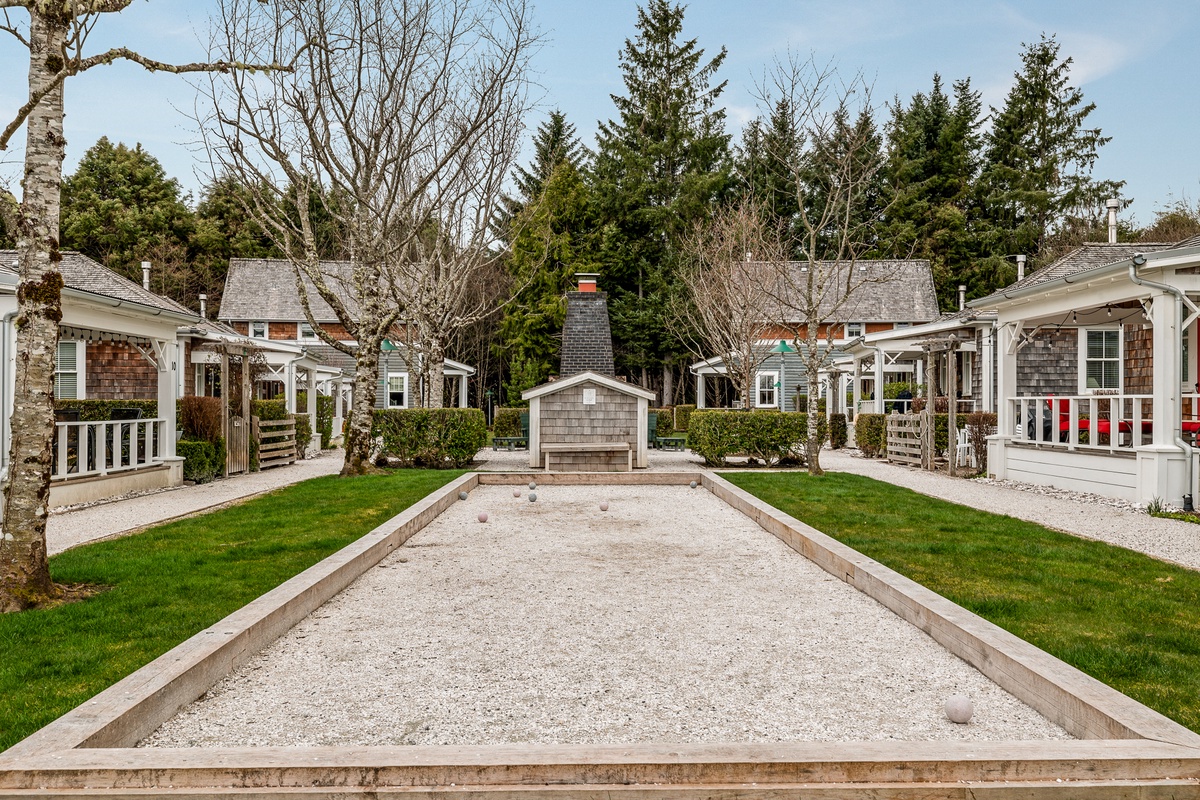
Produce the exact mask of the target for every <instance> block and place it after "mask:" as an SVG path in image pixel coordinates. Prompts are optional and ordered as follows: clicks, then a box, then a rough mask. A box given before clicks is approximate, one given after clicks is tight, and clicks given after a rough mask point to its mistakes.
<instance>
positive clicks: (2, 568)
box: [0, 0, 277, 611]
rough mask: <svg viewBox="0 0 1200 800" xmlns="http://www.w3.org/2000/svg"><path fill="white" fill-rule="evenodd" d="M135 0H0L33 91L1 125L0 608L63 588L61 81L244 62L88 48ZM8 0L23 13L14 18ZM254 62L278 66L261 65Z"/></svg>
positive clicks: (224, 68)
mask: <svg viewBox="0 0 1200 800" xmlns="http://www.w3.org/2000/svg"><path fill="white" fill-rule="evenodd" d="M131 2H132V0H53V1H52V0H0V11H2V13H3V16H2V17H0V19H2V22H0V31H4V32H6V33H8V34H10V35H11V36H12V37H13V38H14V39H16V40H17V42H19V44H20V45H21V46H23V47H25V48H26V49H27V50H28V51H29V77H28V87H29V96H28V99H27V100H26V102H25V103H24V104H23V105H22V106H21V107H20V108H19V109H17V111H16V113H14V114H13V115H12V117H11V119H10V120H9V121H8V123H7V124H6V125H5V127H4V129H3V130H2V131H0V150H4V149H6V148H7V147H8V143H9V141H10V140H11V139H12V137H13V136H14V135H15V134H16V133H17V131H18V130H20V128H21V126H22V125H24V126H25V134H26V146H25V164H24V170H23V172H22V176H23V177H22V196H21V202H20V205H19V207H18V209H17V213H16V223H17V226H16V227H17V233H16V238H17V259H18V262H19V281H20V283H19V286H18V289H17V317H16V326H17V347H16V350H17V359H16V374H15V391H14V401H13V413H12V421H11V425H10V429H11V431H12V443H11V445H10V450H9V462H8V463H9V474H8V478H7V481H6V483H5V486H4V494H5V500H6V505H5V514H4V533H3V537H2V538H0V611H13V610H20V609H24V608H28V607H30V606H33V605H37V604H38V603H41V602H44V601H47V600H50V599H53V598H55V597H56V596H59V595H60V594H61V592H60V590H59V588H58V587H55V586H54V585H53V583H52V582H51V580H50V570H49V566H48V564H47V561H46V518H47V516H48V512H49V508H48V506H49V496H50V469H51V443H52V441H53V436H54V358H55V353H56V350H57V347H58V325H59V321H60V320H61V319H62V287H63V279H62V273H61V271H60V269H59V262H60V261H61V260H62V255H61V253H60V252H59V250H58V247H59V243H58V235H59V213H60V208H61V202H60V190H61V187H62V163H63V158H64V155H65V149H66V138H65V137H64V135H63V85H64V83H65V82H66V80H67V79H68V78H70V77H73V76H75V75H78V74H80V73H82V72H86V71H87V70H89V69H92V68H94V67H98V66H103V65H107V64H112V63H113V62H115V61H118V60H124V61H131V62H133V63H135V64H139V65H141V66H142V67H145V68H146V69H148V70H150V71H152V72H171V73H187V72H209V71H216V72H228V71H231V70H235V69H238V68H239V66H241V65H235V64H232V63H230V62H223V61H215V62H211V63H195V64H168V63H164V62H162V61H156V60H153V59H150V58H146V57H145V56H143V55H141V54H139V53H136V52H134V51H132V50H130V49H128V48H124V47H117V48H112V49H110V50H107V51H105V52H103V53H99V54H96V55H91V56H88V55H85V54H84V47H85V45H86V43H87V39H88V35H89V34H90V33H91V31H92V29H93V28H94V27H95V25H96V24H97V22H98V21H99V20H100V19H102V18H103V17H104V15H107V14H112V13H115V12H119V11H121V10H123V9H125V8H126V7H127V6H128V5H130V3H131ZM12 9H21V10H23V11H24V12H26V14H27V15H28V21H27V23H26V22H24V21H23V20H22V19H16V20H14V18H13V16H11V14H12V11H11V10H12ZM256 68H257V69H262V70H270V69H276V68H277V67H276V66H275V65H270V64H268V65H260V66H258V67H256Z"/></svg>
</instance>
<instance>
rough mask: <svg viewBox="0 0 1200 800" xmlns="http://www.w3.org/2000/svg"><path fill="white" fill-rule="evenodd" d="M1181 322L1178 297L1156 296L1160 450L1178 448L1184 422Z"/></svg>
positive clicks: (1156, 421)
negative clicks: (1181, 384) (1180, 392)
mask: <svg viewBox="0 0 1200 800" xmlns="http://www.w3.org/2000/svg"><path fill="white" fill-rule="evenodd" d="M1182 322H1183V320H1182V319H1180V313H1179V301H1178V300H1177V299H1176V298H1175V296H1174V295H1170V294H1166V293H1163V294H1158V295H1155V296H1154V305H1153V306H1152V307H1151V309H1150V324H1151V325H1153V326H1154V337H1153V341H1154V400H1153V401H1152V408H1153V410H1154V434H1153V439H1152V443H1153V444H1154V445H1156V446H1158V447H1166V448H1171V449H1175V448H1176V444H1175V437H1176V436H1177V435H1178V434H1179V429H1180V425H1181V423H1182V419H1183V407H1182V405H1181V398H1180V395H1179V388H1180V387H1179V383H1180V381H1182V380H1183V376H1182V375H1181V372H1180V364H1179V361H1180V355H1179V350H1180V339H1181V335H1180V331H1179V326H1180V324H1181V323H1182Z"/></svg>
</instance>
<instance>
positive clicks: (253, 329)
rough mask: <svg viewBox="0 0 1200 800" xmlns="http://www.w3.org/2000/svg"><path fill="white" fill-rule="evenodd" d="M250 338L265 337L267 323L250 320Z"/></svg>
mask: <svg viewBox="0 0 1200 800" xmlns="http://www.w3.org/2000/svg"><path fill="white" fill-rule="evenodd" d="M250 338H251V339H266V338H267V323H265V322H251V323H250Z"/></svg>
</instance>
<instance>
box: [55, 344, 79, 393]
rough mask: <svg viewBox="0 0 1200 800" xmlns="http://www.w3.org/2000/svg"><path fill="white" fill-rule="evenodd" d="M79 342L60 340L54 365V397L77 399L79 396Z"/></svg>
mask: <svg viewBox="0 0 1200 800" xmlns="http://www.w3.org/2000/svg"><path fill="white" fill-rule="evenodd" d="M77 354H78V343H76V342H69V341H68V342H59V343H58V358H57V359H56V361H55V367H54V399H55V400H75V399H77V398H78V397H79V364H78V361H77V358H78V355H77Z"/></svg>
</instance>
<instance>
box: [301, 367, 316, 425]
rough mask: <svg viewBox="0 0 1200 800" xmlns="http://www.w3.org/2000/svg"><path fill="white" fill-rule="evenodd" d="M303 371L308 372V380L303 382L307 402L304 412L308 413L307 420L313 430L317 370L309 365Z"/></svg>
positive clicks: (314, 423)
mask: <svg viewBox="0 0 1200 800" xmlns="http://www.w3.org/2000/svg"><path fill="white" fill-rule="evenodd" d="M305 372H306V373H307V374H308V381H307V383H306V384H305V387H304V388H305V390H306V392H307V397H306V398H305V399H306V400H307V401H308V402H307V403H305V409H304V413H306V414H308V422H309V424H310V425H312V426H313V430H314V431H315V430H316V429H317V370H316V369H315V368H314V367H309V368H308V369H307V370H305Z"/></svg>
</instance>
